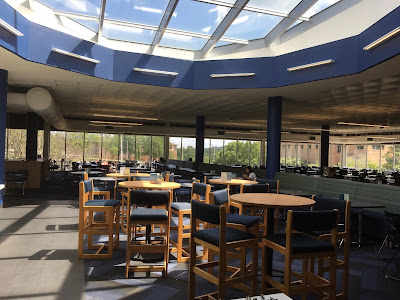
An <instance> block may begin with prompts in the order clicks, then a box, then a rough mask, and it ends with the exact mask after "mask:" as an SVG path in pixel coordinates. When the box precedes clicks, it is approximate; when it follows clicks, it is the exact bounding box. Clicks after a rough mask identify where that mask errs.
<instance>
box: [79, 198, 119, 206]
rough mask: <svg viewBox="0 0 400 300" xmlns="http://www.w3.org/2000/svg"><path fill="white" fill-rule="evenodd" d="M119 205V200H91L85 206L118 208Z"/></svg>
mask: <svg viewBox="0 0 400 300" xmlns="http://www.w3.org/2000/svg"><path fill="white" fill-rule="evenodd" d="M118 205H119V200H114V199H111V200H89V201H86V202H85V206H112V207H116V206H118Z"/></svg>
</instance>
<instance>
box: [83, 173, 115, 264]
mask: <svg viewBox="0 0 400 300" xmlns="http://www.w3.org/2000/svg"><path fill="white" fill-rule="evenodd" d="M93 193H94V191H93V181H92V180H85V181H81V182H80V183H79V242H78V257H79V258H80V259H110V258H112V253H113V249H118V248H119V209H120V202H119V200H110V199H104V200H93V197H94V195H93ZM95 213H102V214H103V216H102V218H101V219H100V220H95V219H94V214H95ZM85 235H86V236H87V244H88V245H87V248H88V249H97V252H96V253H85V251H84V242H85ZM94 235H108V244H93V236H94ZM104 249H108V252H107V253H106V254H104V253H101V252H102V251H103V250H104Z"/></svg>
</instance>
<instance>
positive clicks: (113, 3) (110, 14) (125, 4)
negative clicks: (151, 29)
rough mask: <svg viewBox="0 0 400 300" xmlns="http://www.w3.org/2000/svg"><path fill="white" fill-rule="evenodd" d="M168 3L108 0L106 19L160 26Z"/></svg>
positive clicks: (154, 0)
mask: <svg viewBox="0 0 400 300" xmlns="http://www.w3.org/2000/svg"><path fill="white" fill-rule="evenodd" d="M168 2H169V1H168V0H107V2H106V10H105V18H106V19H113V20H119V21H127V22H133V23H140V24H146V25H152V26H158V25H160V22H161V19H162V17H163V16H164V12H165V9H166V8H167V5H168Z"/></svg>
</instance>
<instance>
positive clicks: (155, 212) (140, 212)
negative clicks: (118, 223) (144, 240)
mask: <svg viewBox="0 0 400 300" xmlns="http://www.w3.org/2000/svg"><path fill="white" fill-rule="evenodd" d="M167 220H168V212H167V211H166V210H165V209H162V208H138V209H134V210H133V211H132V214H131V221H150V222H151V221H167Z"/></svg>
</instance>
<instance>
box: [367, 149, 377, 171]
mask: <svg viewBox="0 0 400 300" xmlns="http://www.w3.org/2000/svg"><path fill="white" fill-rule="evenodd" d="M377 150H378V151H377ZM379 150H380V145H379V144H378V145H368V146H367V157H368V161H367V168H368V169H370V170H378V169H379V165H380V155H379Z"/></svg>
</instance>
